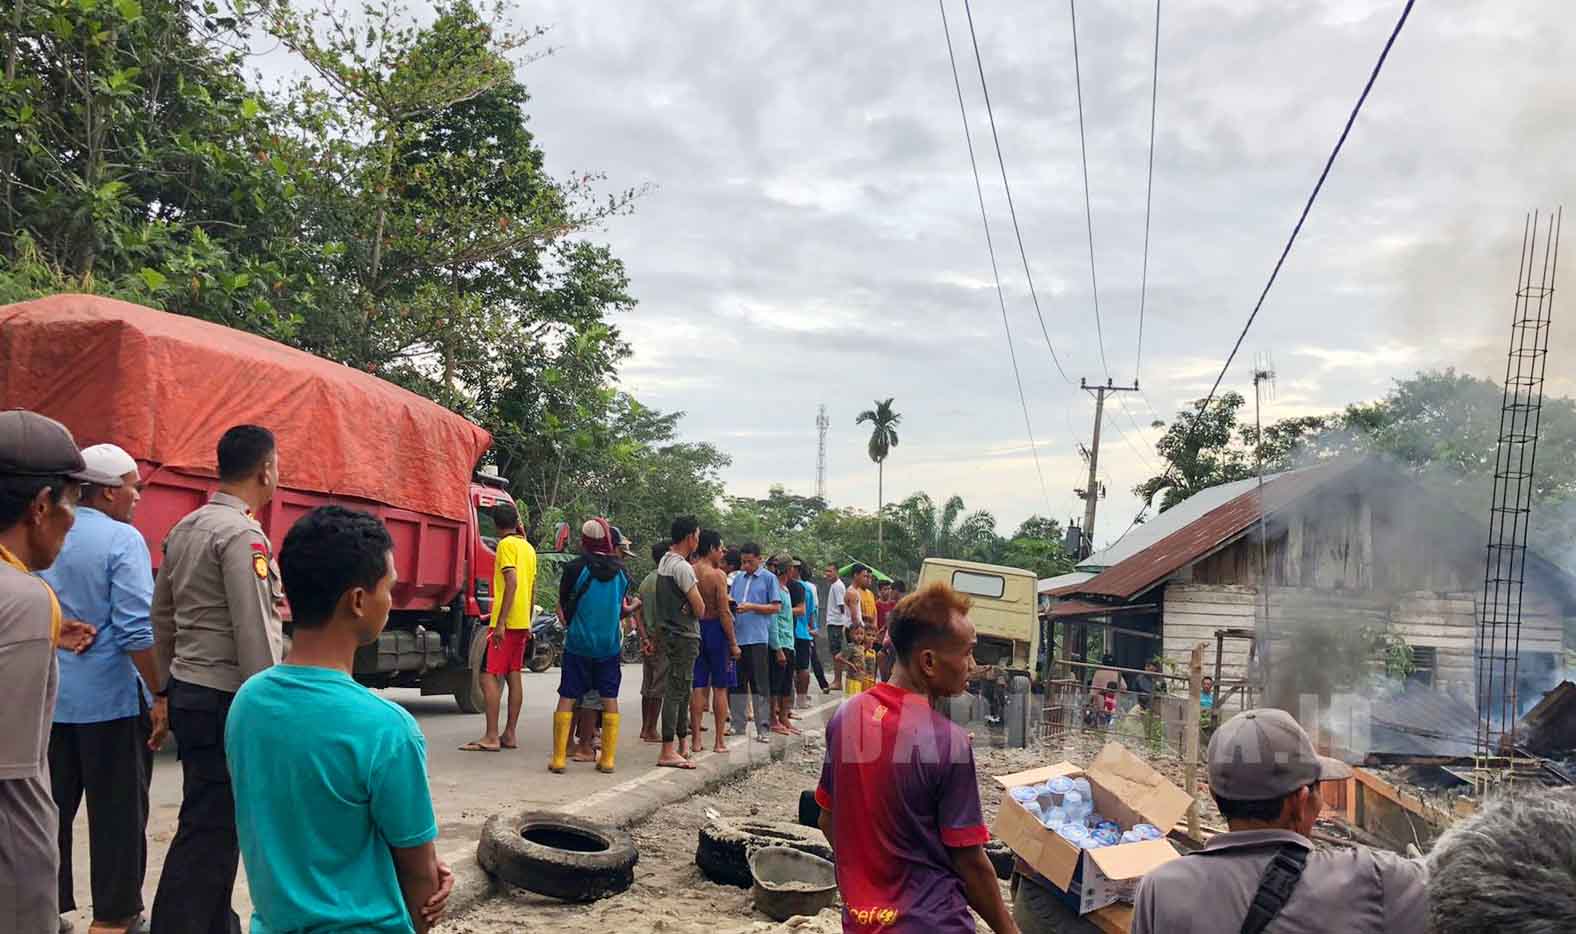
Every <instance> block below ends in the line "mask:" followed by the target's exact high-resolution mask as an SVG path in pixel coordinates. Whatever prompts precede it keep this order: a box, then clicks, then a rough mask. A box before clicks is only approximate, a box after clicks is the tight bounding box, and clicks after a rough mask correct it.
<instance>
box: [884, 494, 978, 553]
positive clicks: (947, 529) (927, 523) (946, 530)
mask: <svg viewBox="0 0 1576 934" xmlns="http://www.w3.org/2000/svg"><path fill="white" fill-rule="evenodd" d="M967 509H968V507H967V506H965V505H964V504H963V497H961V496H950V497H948V498H947V501H946V502H945V503H944V504H942V506H941V508H940V509H937V508H936V503H935V501H934V500H932V499H931V498H930V496H929V494H926V493H915V494H914V495H912V496H910V497H909V498H908V499H905V500H903V502H901V503H899V504H898V505H897V506H896V507H894V515H895V516H897V517H898V518H899V521H900V522H902V524H903V526H904V527H905V528H906V530H907V531H908V534H909V537H910V538H911V539H913V541H914V543H915V546H916V547H917V549H918V551H919V554H918V557H919V559H920V560H921V561H923V560H924V559H925V558H967V559H971V560H978V561H987V560H990V558H991V552H992V549H993V546H994V545H995V543H996V539H997V536H996V517H995V516H994V515H992V514H991V512H990V511H989V510H985V509H981V510H978V511H975V512H968V511H967Z"/></svg>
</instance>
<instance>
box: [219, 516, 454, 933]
mask: <svg viewBox="0 0 1576 934" xmlns="http://www.w3.org/2000/svg"><path fill="white" fill-rule="evenodd" d="M393 547H394V545H393V541H392V540H391V539H390V538H389V534H388V531H387V530H386V529H385V528H384V527H383V523H381V522H379V521H378V520H377V519H375V518H373V517H372V516H369V515H367V514H365V513H359V512H352V511H350V510H348V509H343V508H340V507H338V506H325V507H323V508H321V509H316V510H313V511H312V512H310V513H308V514H307V515H306V516H304V517H302V519H301V520H300V521H298V522H297V523H296V524H295V525H294V526H293V527H292V528H291V529H290V533H289V534H288V535H286V536H285V541H284V547H282V548H281V549H280V551H279V568H280V577H281V579H282V581H283V583H284V590H285V596H286V597H287V598H288V599H289V601H290V609H291V611H292V614H293V623H294V632H293V637H292V644H291V647H290V654H289V656H288V657H287V658H286V659H285V660H284V663H283V664H280V665H275V666H274V667H273V668H270V669H268V670H267V671H264V672H263V673H262V674H259V675H256V676H254V677H253V678H251V679H250V680H248V681H247V682H246V684H244V685H242V686H241V690H240V691H239V692H238V693H237V694H236V695H235V701H234V703H233V704H232V705H231V707H230V715H229V720H228V723H227V724H226V726H225V734H224V745H225V755H226V758H227V759H228V760H229V765H230V775H231V781H232V782H233V785H234V791H235V825H236V832H237V834H238V836H239V837H240V841H241V856H242V858H243V859H244V860H245V863H246V878H247V883H248V885H249V887H250V889H251V893H252V905H253V914H252V928H251V930H252V934H274V932H283V931H290V932H301V934H313V932H327V931H377V932H386V934H421V932H425V931H426V930H427V928H428V927H429V926H430V925H431V924H433V923H434V922H436V921H437V919H438V917H439V915H440V914H441V913H442V911H443V906H444V903H445V902H446V901H447V899H448V897H449V892H450V890H452V889H453V887H454V877H453V875H452V874H450V872H449V868H448V867H447V866H445V865H443V863H442V862H441V861H439V859H438V856H437V850H436V848H435V846H434V844H433V841H434V840H435V839H437V836H438V823H437V820H436V818H435V817H434V816H433V811H432V798H431V795H430V794H429V792H428V789H427V747H426V743H425V742H424V741H423V740H422V736H421V731H420V730H419V729H418V728H417V726H416V721H415V719H414V718H412V717H411V715H410V714H408V713H406V712H405V710H404V709H403V708H401V707H399V706H397V705H395V704H392V703H390V702H389V701H386V700H384V699H383V698H381V697H379V696H377V695H376V694H373V693H372V692H370V691H368V690H367V689H366V688H364V687H362V686H361V685H359V684H357V683H356V682H355V681H354V680H352V679H351V677H350V670H351V665H352V663H353V662H354V660H355V655H356V648H357V647H358V646H361V645H365V644H367V643H370V642H372V641H373V640H375V639H377V637H378V633H380V632H381V631H382V630H383V627H384V626H385V625H386V624H387V623H388V613H389V606H390V604H391V603H392V602H393V598H392V594H391V592H390V591H391V590H392V588H393V586H394V581H395V572H394V555H393Z"/></svg>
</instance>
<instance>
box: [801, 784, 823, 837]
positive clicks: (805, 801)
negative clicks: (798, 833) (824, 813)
mask: <svg viewBox="0 0 1576 934" xmlns="http://www.w3.org/2000/svg"><path fill="white" fill-rule="evenodd" d="M799 823H800V824H802V825H803V826H805V827H814V828H816V829H817V830H819V829H820V828H821V805H820V804H818V803H817V802H816V800H815V792H814V791H801V792H799Z"/></svg>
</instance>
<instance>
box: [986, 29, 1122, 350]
mask: <svg viewBox="0 0 1576 934" xmlns="http://www.w3.org/2000/svg"><path fill="white" fill-rule="evenodd" d="M964 8H965V9H967V3H966V2H965V4H964ZM1067 10H1068V12H1069V13H1071V14H1072V21H1073V29H1072V32H1073V86H1074V87H1075V88H1077V92H1078V151H1079V153H1080V154H1081V155H1082V157H1083V189H1084V225H1085V227H1086V228H1087V229H1088V231H1089V289H1090V291H1091V293H1092V294H1093V297H1094V333H1095V340H1096V341H1097V342H1098V343H1099V345H1100V368H1101V369H1102V370H1104V371H1105V378H1106V379H1107V380H1109V379H1110V378H1111V367H1110V366H1109V365H1108V364H1107V363H1106V362H1105V328H1104V327H1103V326H1102V325H1101V323H1100V283H1099V281H1098V280H1097V279H1096V278H1095V272H1094V211H1093V209H1092V208H1091V207H1090V206H1089V144H1088V143H1087V142H1085V140H1084V113H1083V75H1082V74H1081V71H1080V69H1079V67H1078V5H1077V0H1067ZM981 80H984V79H983V78H981ZM1002 171H1003V173H1005V171H1006V170H1005V169H1003V170H1002Z"/></svg>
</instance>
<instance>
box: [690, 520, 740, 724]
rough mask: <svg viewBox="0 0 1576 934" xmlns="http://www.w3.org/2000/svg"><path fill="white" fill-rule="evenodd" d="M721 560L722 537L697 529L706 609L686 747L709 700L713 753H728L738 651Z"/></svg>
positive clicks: (698, 565) (699, 578) (697, 569)
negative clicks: (730, 704)
mask: <svg viewBox="0 0 1576 934" xmlns="http://www.w3.org/2000/svg"><path fill="white" fill-rule="evenodd" d="M722 559H723V550H722V536H721V535H720V534H718V533H717V532H716V531H715V530H713V529H701V532H700V546H699V547H698V548H697V549H696V551H695V559H694V565H695V577H696V580H697V581H698V584H699V588H700V596H701V600H702V601H703V602H704V603H705V604H706V610H705V615H704V616H703V617H701V621H700V657H699V658H698V659H696V660H695V689H694V692H693V693H692V694H691V695H690V724H691V728H692V729H693V730H694V740H693V741H692V742H691V744H690V748H691V749H698V748H699V745H700V721H701V718H702V717H704V716H705V715H706V702H707V700H710V701H711V714H712V723H713V724H714V725H715V726H716V728H717V733H716V736H715V740H716V741H715V742H714V743H713V744H712V747H711V748H712V751H713V752H727V751H728V746H727V735H728V731H727V726H726V724H727V722H728V689H729V688H731V687H733V686H734V683H735V679H736V678H737V677H738V670H737V667H736V666H737V663H738V659H739V655H740V654H741V652H742V650H741V649H740V648H739V642H738V639H737V638H736V637H735V636H734V634H733V612H732V611H731V610H730V609H729V607H728V575H727V573H726V572H724V571H723V569H722ZM708 694H709V695H710V697H709V698H708V697H707V695H708Z"/></svg>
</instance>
